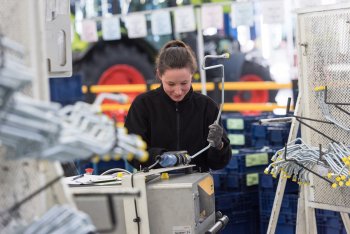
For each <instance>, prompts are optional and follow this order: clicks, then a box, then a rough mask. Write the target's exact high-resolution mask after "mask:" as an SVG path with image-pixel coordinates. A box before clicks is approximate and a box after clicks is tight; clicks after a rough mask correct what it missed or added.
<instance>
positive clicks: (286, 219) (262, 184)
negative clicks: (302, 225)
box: [259, 174, 299, 234]
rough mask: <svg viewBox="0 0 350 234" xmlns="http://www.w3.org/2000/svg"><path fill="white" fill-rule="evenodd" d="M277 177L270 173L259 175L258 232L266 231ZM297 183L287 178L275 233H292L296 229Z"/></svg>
mask: <svg viewBox="0 0 350 234" xmlns="http://www.w3.org/2000/svg"><path fill="white" fill-rule="evenodd" d="M277 185H278V178H273V177H272V176H271V175H265V174H260V175H259V202H260V233H262V234H263V233H266V231H267V227H268V224H269V220H270V216H271V211H272V206H273V202H274V199H275V193H276V188H277ZM298 189H299V186H298V184H297V183H295V182H292V181H291V180H287V184H286V188H285V192H284V196H283V200H282V204H281V209H280V214H279V218H278V223H277V228H276V234H288V233H290V234H294V233H295V230H296V228H295V227H296V211H297V204H298Z"/></svg>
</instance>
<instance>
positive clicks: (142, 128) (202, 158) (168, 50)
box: [125, 40, 231, 172]
mask: <svg viewBox="0 0 350 234" xmlns="http://www.w3.org/2000/svg"><path fill="white" fill-rule="evenodd" d="M196 69H197V62H196V59H195V56H194V53H193V51H192V50H191V48H190V47H189V46H188V45H186V44H185V43H184V42H182V41H178V40H176V41H170V42H168V43H166V44H165V45H164V46H163V48H162V49H161V50H160V53H159V55H158V57H157V60H156V73H157V77H158V78H159V80H160V81H161V86H160V87H159V88H157V89H155V90H151V91H148V92H146V93H143V94H140V95H139V96H137V97H136V98H135V100H134V101H133V103H132V105H131V107H130V110H129V112H128V115H127V117H126V121H125V127H126V128H127V129H128V131H129V133H135V134H138V135H140V136H141V137H142V138H143V140H144V141H145V142H146V143H147V147H148V152H149V160H148V161H147V162H145V163H143V164H142V165H141V166H142V167H148V166H150V165H152V164H153V163H154V162H155V161H156V158H157V157H158V156H160V155H162V154H163V153H165V152H167V151H180V150H186V151H187V152H188V153H189V154H190V155H193V154H195V153H197V152H198V151H199V150H201V149H203V148H204V147H206V146H207V145H208V142H209V144H210V145H211V146H212V147H210V148H209V149H208V150H206V151H205V152H203V153H201V154H200V155H199V156H197V157H195V158H194V159H193V160H192V162H191V164H195V165H196V167H195V169H196V170H198V171H202V172H204V171H208V170H209V169H213V170H217V169H221V168H224V167H225V166H226V165H227V164H228V162H229V161H230V159H231V147H230V142H229V140H228V138H227V136H226V134H225V133H224V131H223V128H222V127H221V126H220V125H219V124H216V123H214V122H215V120H216V118H217V115H218V112H219V108H218V106H217V104H216V103H215V102H214V101H213V100H212V99H211V98H209V97H208V96H205V95H202V94H200V93H197V92H194V91H193V88H192V76H193V74H194V72H195V71H196ZM130 163H131V164H132V165H133V166H134V167H135V168H137V169H140V163H139V162H138V161H136V160H133V161H131V162H130Z"/></svg>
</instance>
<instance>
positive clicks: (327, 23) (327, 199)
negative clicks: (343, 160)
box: [298, 8, 350, 211]
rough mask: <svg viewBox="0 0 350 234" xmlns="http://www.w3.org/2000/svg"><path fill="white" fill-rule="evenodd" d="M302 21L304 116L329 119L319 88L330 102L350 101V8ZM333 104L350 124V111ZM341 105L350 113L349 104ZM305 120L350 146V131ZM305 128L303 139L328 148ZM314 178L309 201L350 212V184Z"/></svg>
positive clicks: (337, 115) (307, 15)
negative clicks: (335, 185)
mask: <svg viewBox="0 0 350 234" xmlns="http://www.w3.org/2000/svg"><path fill="white" fill-rule="evenodd" d="M298 24H299V25H298V26H299V38H298V39H299V43H300V44H301V45H300V47H299V55H300V56H299V58H300V59H301V62H300V64H301V69H302V70H301V83H300V88H301V95H302V112H303V116H305V117H309V118H313V119H318V120H326V119H325V118H324V116H323V115H322V112H321V110H320V107H319V103H318V100H317V99H316V96H315V91H314V88H315V87H317V86H327V90H328V92H327V102H330V103H342V104H350V8H343V9H339V8H338V9H333V10H327V11H318V12H307V13H301V14H299V16H298ZM329 107H330V111H331V113H332V115H333V116H334V117H335V119H337V120H338V121H340V122H342V123H344V124H345V125H346V126H348V127H350V121H349V120H350V115H349V114H346V113H344V112H342V111H340V110H339V109H337V108H336V107H335V105H329ZM341 107H342V108H344V109H345V110H346V111H348V112H350V106H349V105H341ZM305 122H307V123H308V124H310V125H311V126H312V127H314V128H315V129H317V130H319V131H321V132H323V133H324V134H326V135H327V136H328V137H330V138H332V139H334V141H339V142H344V143H345V144H346V145H350V132H348V131H345V130H343V129H341V128H339V127H338V126H336V125H332V124H325V123H319V122H311V121H306V120H305ZM301 128H302V138H303V139H305V141H306V142H307V143H308V144H310V145H312V146H319V144H322V146H323V147H326V145H327V144H328V143H329V142H330V140H329V139H327V138H326V137H324V136H322V135H320V134H319V133H317V132H315V131H314V130H311V129H310V128H308V127H306V126H303V125H301ZM311 180H312V184H311V186H310V191H309V195H310V197H309V201H311V202H315V203H317V204H326V205H331V206H339V207H342V208H343V207H346V208H349V211H350V188H349V187H344V188H337V189H332V188H331V186H330V184H329V183H326V182H325V181H323V180H321V179H319V178H318V177H314V176H313V178H311ZM323 207H324V206H323ZM332 209H334V207H333V208H332ZM343 211H344V210H343Z"/></svg>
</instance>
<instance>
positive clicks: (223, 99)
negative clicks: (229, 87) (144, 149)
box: [191, 53, 230, 159]
mask: <svg viewBox="0 0 350 234" xmlns="http://www.w3.org/2000/svg"><path fill="white" fill-rule="evenodd" d="M229 57H230V54H228V53H225V54H222V55H206V56H204V59H203V64H202V69H203V70H210V69H215V68H221V69H222V77H221V103H220V109H219V113H218V115H217V117H216V120H215V122H214V123H217V124H219V120H220V117H221V112H222V108H223V106H224V102H225V88H224V84H225V73H224V65H223V64H217V65H213V66H208V67H207V66H206V65H205V61H206V60H207V58H219V59H222V58H225V59H227V58H229ZM210 146H211V145H210V144H208V145H207V146H206V147H204V148H203V149H201V150H199V151H198V152H197V153H195V154H193V155H192V156H191V159H194V158H195V157H197V156H198V155H200V154H201V153H203V152H205V151H206V150H208V149H209V148H210Z"/></svg>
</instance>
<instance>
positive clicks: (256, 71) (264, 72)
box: [241, 61, 278, 102]
mask: <svg viewBox="0 0 350 234" xmlns="http://www.w3.org/2000/svg"><path fill="white" fill-rule="evenodd" d="M249 74H252V75H257V76H259V77H260V78H261V79H262V80H263V81H272V79H271V74H270V71H269V69H268V68H266V67H263V66H262V65H260V64H258V63H255V62H251V61H244V63H243V67H242V72H241V77H243V76H245V75H249ZM277 91H278V90H270V91H269V102H275V98H276V95H277Z"/></svg>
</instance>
